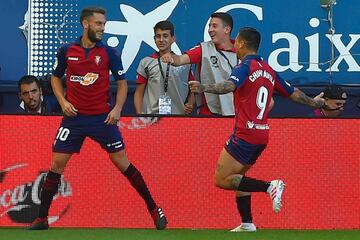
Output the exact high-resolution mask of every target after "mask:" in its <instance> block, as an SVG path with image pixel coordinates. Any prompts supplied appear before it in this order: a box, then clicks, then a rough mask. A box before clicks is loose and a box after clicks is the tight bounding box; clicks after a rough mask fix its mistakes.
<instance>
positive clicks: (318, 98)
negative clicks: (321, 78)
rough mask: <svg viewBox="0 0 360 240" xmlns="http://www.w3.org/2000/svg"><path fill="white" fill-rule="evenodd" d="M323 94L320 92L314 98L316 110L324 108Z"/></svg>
mask: <svg viewBox="0 0 360 240" xmlns="http://www.w3.org/2000/svg"><path fill="white" fill-rule="evenodd" d="M323 96H324V93H323V92H321V93H319V94H318V95H317V96H315V97H314V98H313V99H314V101H315V102H316V107H317V108H322V107H324V106H325V99H324V98H323Z"/></svg>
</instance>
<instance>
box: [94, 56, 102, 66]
mask: <svg viewBox="0 0 360 240" xmlns="http://www.w3.org/2000/svg"><path fill="white" fill-rule="evenodd" d="M100 62H101V57H100V56H95V63H96V65H99V64H100Z"/></svg>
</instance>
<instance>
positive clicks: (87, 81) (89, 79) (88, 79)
mask: <svg viewBox="0 0 360 240" xmlns="http://www.w3.org/2000/svg"><path fill="white" fill-rule="evenodd" d="M98 78H99V74H97V73H87V74H86V75H85V76H75V75H71V76H70V81H72V82H79V83H80V84H81V85H83V86H89V85H91V84H93V83H94V82H95V81H96V80H97V79H98Z"/></svg>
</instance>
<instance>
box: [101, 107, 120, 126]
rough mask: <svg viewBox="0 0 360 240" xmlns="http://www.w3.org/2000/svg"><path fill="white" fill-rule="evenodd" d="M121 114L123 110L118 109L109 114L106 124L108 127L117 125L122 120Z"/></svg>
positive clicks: (115, 108)
mask: <svg viewBox="0 0 360 240" xmlns="http://www.w3.org/2000/svg"><path fill="white" fill-rule="evenodd" d="M120 113H121V110H120V109H119V108H117V107H114V108H113V109H112V110H111V112H109V114H108V115H107V117H106V119H105V121H104V123H105V124H106V125H109V124H111V125H116V124H117V123H118V122H119V119H120Z"/></svg>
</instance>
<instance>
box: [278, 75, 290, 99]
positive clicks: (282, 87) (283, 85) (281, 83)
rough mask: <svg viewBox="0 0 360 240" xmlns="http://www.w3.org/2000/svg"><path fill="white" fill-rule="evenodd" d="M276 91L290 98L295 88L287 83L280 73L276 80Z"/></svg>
mask: <svg viewBox="0 0 360 240" xmlns="http://www.w3.org/2000/svg"><path fill="white" fill-rule="evenodd" d="M274 87H275V90H276V91H278V92H279V93H280V94H281V95H283V96H284V97H289V96H290V95H291V94H292V93H293V92H294V87H293V86H291V85H290V83H288V82H287V81H285V80H284V79H282V78H281V77H280V75H279V74H278V73H276V78H275V86H274Z"/></svg>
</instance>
